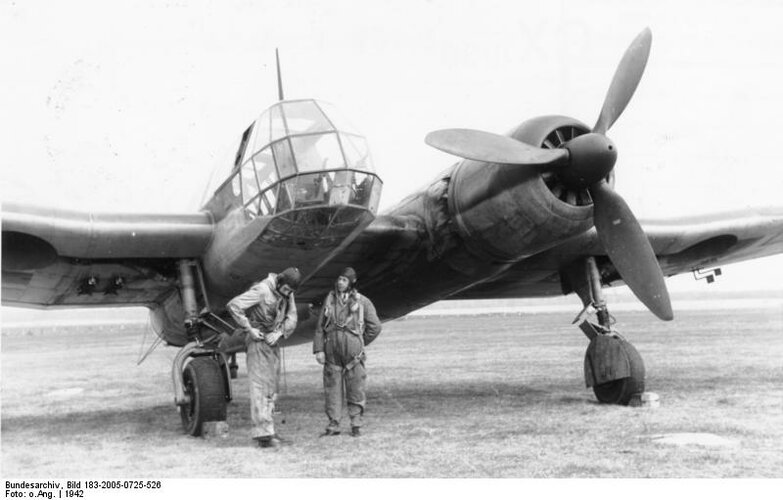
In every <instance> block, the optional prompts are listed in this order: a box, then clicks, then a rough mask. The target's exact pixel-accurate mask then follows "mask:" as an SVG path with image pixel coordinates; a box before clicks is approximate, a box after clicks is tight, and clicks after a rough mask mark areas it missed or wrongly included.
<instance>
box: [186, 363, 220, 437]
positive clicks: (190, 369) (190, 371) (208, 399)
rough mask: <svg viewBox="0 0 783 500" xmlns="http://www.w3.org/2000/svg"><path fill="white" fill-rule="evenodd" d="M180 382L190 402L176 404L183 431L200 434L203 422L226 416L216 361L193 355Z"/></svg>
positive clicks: (192, 434)
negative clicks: (178, 406)
mask: <svg viewBox="0 0 783 500" xmlns="http://www.w3.org/2000/svg"><path fill="white" fill-rule="evenodd" d="M182 383H183V385H184V386H185V394H187V395H188V396H190V403H189V404H186V405H183V406H180V408H179V414H180V416H181V417H182V427H183V428H184V429H185V432H186V433H187V434H190V435H191V436H200V435H201V425H202V424H203V423H204V422H213V421H222V420H226V390H225V385H224V383H223V372H222V370H221V369H220V365H219V364H218V362H217V361H215V360H214V359H212V358H209V357H199V358H193V359H192V360H191V361H190V362H189V363H188V364H187V365H186V366H185V369H184V370H183V371H182Z"/></svg>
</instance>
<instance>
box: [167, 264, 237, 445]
mask: <svg viewBox="0 0 783 500" xmlns="http://www.w3.org/2000/svg"><path fill="white" fill-rule="evenodd" d="M194 270H195V271H196V273H197V275H198V278H199V284H200V285H201V287H200V288H201V294H202V298H203V301H204V305H205V307H204V309H203V312H202V314H199V313H198V302H197V299H196V280H195V279H194V272H193V271H194ZM179 284H180V292H181V297H182V305H183V309H184V312H185V321H184V323H185V329H186V331H187V333H188V337H189V338H190V339H191V341H190V342H189V343H188V344H186V345H185V346H184V347H182V348H181V349H180V350H179V352H178V353H177V355H176V356H175V357H174V363H173V367H172V379H173V381H174V403H175V404H176V405H177V406H178V407H179V412H180V416H181V417H182V427H183V429H184V431H185V432H186V433H187V434H190V435H191V436H200V435H201V433H202V431H203V425H204V423H205V422H220V421H225V420H226V405H227V403H228V402H229V401H231V379H232V378H235V377H236V375H235V373H236V358H235V357H232V362H233V363H232V364H233V365H234V366H232V364H230V363H229V361H228V360H227V359H226V355H225V354H224V352H222V351H221V350H220V349H219V340H220V333H221V329H220V328H219V327H216V326H215V325H213V324H211V323H210V320H212V321H217V322H222V320H220V318H218V317H217V316H215V315H214V314H211V313H210V312H209V304H208V303H207V301H206V290H205V287H204V282H203V278H202V276H201V272H200V268H199V267H198V263H197V262H195V261H190V260H181V261H180V262H179ZM210 317H211V318H210ZM223 323H225V322H223ZM223 327H224V328H223V329H224V330H225V329H226V327H228V328H230V327H231V325H228V324H225V325H223ZM202 334H205V335H202ZM203 336H204V337H206V338H202V337H203ZM232 375H233V376H232Z"/></svg>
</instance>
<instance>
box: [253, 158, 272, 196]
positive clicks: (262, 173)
mask: <svg viewBox="0 0 783 500" xmlns="http://www.w3.org/2000/svg"><path fill="white" fill-rule="evenodd" d="M253 162H254V163H255V166H256V175H257V176H258V182H259V183H260V184H261V190H262V191H263V190H264V189H266V188H267V187H269V186H271V185H272V184H274V183H275V182H277V170H276V169H275V159H274V157H273V156H272V150H271V148H268V147H267V148H264V149H263V150H261V151H259V152H258V153H256V155H255V156H254V157H253Z"/></svg>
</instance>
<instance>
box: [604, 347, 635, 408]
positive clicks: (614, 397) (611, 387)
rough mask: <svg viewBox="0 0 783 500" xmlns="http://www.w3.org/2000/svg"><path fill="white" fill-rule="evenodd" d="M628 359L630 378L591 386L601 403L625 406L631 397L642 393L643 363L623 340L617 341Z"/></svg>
mask: <svg viewBox="0 0 783 500" xmlns="http://www.w3.org/2000/svg"><path fill="white" fill-rule="evenodd" d="M617 340H618V341H619V342H620V343H621V346H622V349H623V351H625V354H626V356H627V357H628V363H629V365H630V372H631V376H630V377H625V378H621V379H617V380H612V381H610V382H605V383H603V384H597V385H594V386H593V393H594V394H595V397H596V398H597V399H598V401H600V402H601V403H608V404H617V405H627V404H628V402H629V401H630V400H631V396H633V395H634V394H638V393H640V392H644V376H645V374H644V361H642V357H641V355H639V352H638V351H637V350H636V348H635V347H634V346H633V345H632V344H630V343H629V342H627V341H626V340H624V339H617Z"/></svg>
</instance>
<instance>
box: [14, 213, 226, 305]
mask: <svg viewBox="0 0 783 500" xmlns="http://www.w3.org/2000/svg"><path fill="white" fill-rule="evenodd" d="M212 228H213V222H212V219H211V217H210V215H209V214H208V213H206V212H203V213H190V214H138V215H137V214H94V213H86V212H74V211H64V210H57V209H51V208H43V207H36V206H29V205H24V204H11V203H4V204H3V216H2V238H3V254H2V271H3V285H2V292H3V304H4V305H14V306H22V307H57V306H61V307H62V306H91V305H92V306H95V305H97V306H100V305H105V306H118V305H134V306H138V305H149V304H152V303H155V302H156V301H157V300H158V299H159V298H160V297H161V296H162V295H165V294H166V293H170V291H171V289H172V286H173V280H174V279H175V271H174V263H175V261H176V259H181V258H191V257H198V256H200V255H201V254H202V253H203V252H204V250H205V248H206V247H207V245H208V244H209V241H210V239H211V238H212Z"/></svg>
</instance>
